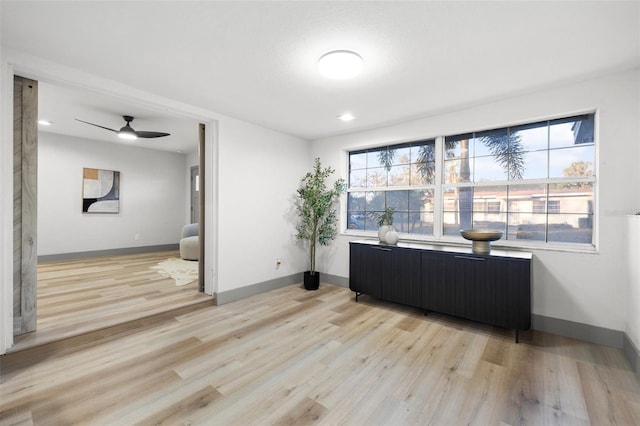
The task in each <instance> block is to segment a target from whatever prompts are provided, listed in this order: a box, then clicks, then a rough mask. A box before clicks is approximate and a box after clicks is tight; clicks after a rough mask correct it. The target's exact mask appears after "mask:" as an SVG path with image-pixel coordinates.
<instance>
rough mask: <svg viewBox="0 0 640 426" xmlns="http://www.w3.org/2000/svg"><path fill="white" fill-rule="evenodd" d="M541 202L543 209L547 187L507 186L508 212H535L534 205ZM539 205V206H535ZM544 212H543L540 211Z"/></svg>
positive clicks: (544, 185) (542, 185)
mask: <svg viewBox="0 0 640 426" xmlns="http://www.w3.org/2000/svg"><path fill="white" fill-rule="evenodd" d="M540 200H542V205H543V209H544V208H545V207H544V206H545V203H546V200H547V185H546V184H541V185H511V186H509V212H510V213H520V212H522V213H533V212H536V206H535V205H534V204H535V203H539V202H540ZM536 205H539V204H536ZM542 212H544V210H542Z"/></svg>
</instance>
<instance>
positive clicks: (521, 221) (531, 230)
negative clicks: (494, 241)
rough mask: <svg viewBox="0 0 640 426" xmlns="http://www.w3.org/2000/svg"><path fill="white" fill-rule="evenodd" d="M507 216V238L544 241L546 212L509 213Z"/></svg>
mask: <svg viewBox="0 0 640 426" xmlns="http://www.w3.org/2000/svg"><path fill="white" fill-rule="evenodd" d="M507 218H508V221H509V229H508V232H507V239H509V240H535V241H545V237H546V228H547V226H546V222H547V215H546V214H531V213H509V215H508V217H507Z"/></svg>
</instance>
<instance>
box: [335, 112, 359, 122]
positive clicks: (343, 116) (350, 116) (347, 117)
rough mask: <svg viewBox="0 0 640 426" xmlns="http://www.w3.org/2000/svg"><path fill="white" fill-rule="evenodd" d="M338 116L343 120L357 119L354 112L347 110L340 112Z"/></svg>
mask: <svg viewBox="0 0 640 426" xmlns="http://www.w3.org/2000/svg"><path fill="white" fill-rule="evenodd" d="M338 118H339V119H340V120H342V121H345V122H346V121H352V120H355V118H356V117H355V116H354V115H353V114H351V113H350V112H345V113H344V114H340V115H339V116H338Z"/></svg>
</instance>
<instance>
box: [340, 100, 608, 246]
mask: <svg viewBox="0 0 640 426" xmlns="http://www.w3.org/2000/svg"><path fill="white" fill-rule="evenodd" d="M583 115H593V143H592V146H593V149H594V153H593V174H592V175H590V176H581V177H555V178H549V177H547V178H542V179H522V180H508V179H505V180H500V181H488V182H458V183H455V184H452V183H445V182H444V177H443V168H444V151H445V135H439V136H436V137H428V138H424V137H419V138H415V139H411V140H406V141H398V142H393V143H386V144H377V145H372V146H368V147H359V148H357V149H345V150H344V151H343V152H344V155H343V158H344V161H345V162H344V169H343V170H345V172H346V173H345V176H346V177H347V182H348V180H349V176H350V155H351V153H354V152H362V151H365V150H375V149H380V148H384V147H387V148H392V147H400V146H407V145H410V144H412V143H419V142H422V141H430V140H434V139H435V179H434V180H435V181H434V184H433V185H424V186H406V187H405V186H403V187H393V186H392V187H389V186H387V187H385V188H381V187H377V188H375V189H368V188H354V189H352V188H348V189H347V191H346V192H347V196H346V197H344V202H341V203H340V204H341V209H340V210H341V215H340V220H341V234H343V235H346V236H359V237H374V236H376V235H377V234H376V232H377V231H373V230H357V229H349V228H348V218H347V199H348V193H349V192H362V191H372V190H375V191H376V192H377V191H395V190H422V189H429V190H433V197H434V200H433V235H424V234H413V233H400V238H401V240H403V241H407V242H413V241H414V242H423V243H436V244H439V243H440V244H448V245H467V243H468V242H467V241H466V240H464V239H463V238H462V237H461V236H457V235H456V236H452V235H444V233H443V223H444V215H445V212H444V209H443V207H444V206H443V204H444V197H443V193H444V189H445V187H447V188H448V187H451V186H455V187H465V186H466V187H474V188H482V187H492V186H506V187H513V186H521V185H522V186H524V185H547V189H549V188H550V186H551V185H554V184H566V183H589V184H591V185H592V186H593V189H592V205H593V212H592V214H591V219H592V220H591V232H592V233H591V242H590V243H577V242H557V241H539V240H528V239H521V240H514V239H511V240H506V239H500V240H498V241H496V242H494V243H493V245H494V246H498V247H505V248H507V249H509V248H516V249H541V250H553V251H571V252H586V253H594V252H597V251H598V250H597V248H598V222H599V208H598V206H599V203H598V189H599V185H598V178H597V175H598V170H599V167H598V166H599V137H598V130H599V122H598V121H599V114H598V111H597V110H589V111H581V112H575V113H569V114H566V115H561V116H557V115H556V116H553V117H550V118H548V119H537V120H535V121H533V120H532V121H529V122H524V123H522V122H519V123H515V124H509V125H505V126H501V127H492V128H489V129H486V130H478V131H475V132H466V133H467V134H474V133H475V134H479V133H481V132H491V131H494V130H502V129H509V128H517V127H524V126H534V125H536V124H539V123H543V122H547V123H554V124H555V123H557V122H561V121H567V120H570V119H575V118H577V117H580V116H583ZM547 125H550V124H547ZM451 134H455V135H459V134H460V135H462V134H465V132H459V133H451ZM556 149H558V148H556ZM560 149H561V148H560ZM551 150H553V148H551V146H549V145H548V146H547V148H546V152H547V155H548V154H549V152H550V151H551ZM547 167H549V166H547ZM549 198H550V197H549V194H548V193H547V198H546V201H545V204H546V206H545V210H546V212H545V216H546V219H545V224H546V225H547V226H548V225H549V224H550V223H552V222H550V220H549V214H550V213H553V212H549V207H548V206H549ZM507 204H508V199H507ZM508 210H509V206H508V205H504V206H502V207H501V213H502V214H506V213H507V211H508ZM505 220H506V221H507V222H506V226H508V217H507V218H506V219H505Z"/></svg>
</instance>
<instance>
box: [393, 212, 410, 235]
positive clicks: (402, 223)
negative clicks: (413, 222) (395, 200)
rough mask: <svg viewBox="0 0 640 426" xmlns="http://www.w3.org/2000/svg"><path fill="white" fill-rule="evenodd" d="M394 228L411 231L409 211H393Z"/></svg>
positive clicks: (404, 231)
mask: <svg viewBox="0 0 640 426" xmlns="http://www.w3.org/2000/svg"><path fill="white" fill-rule="evenodd" d="M393 229H395V231H396V232H403V233H407V232H409V212H408V211H403V212H394V213H393Z"/></svg>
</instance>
